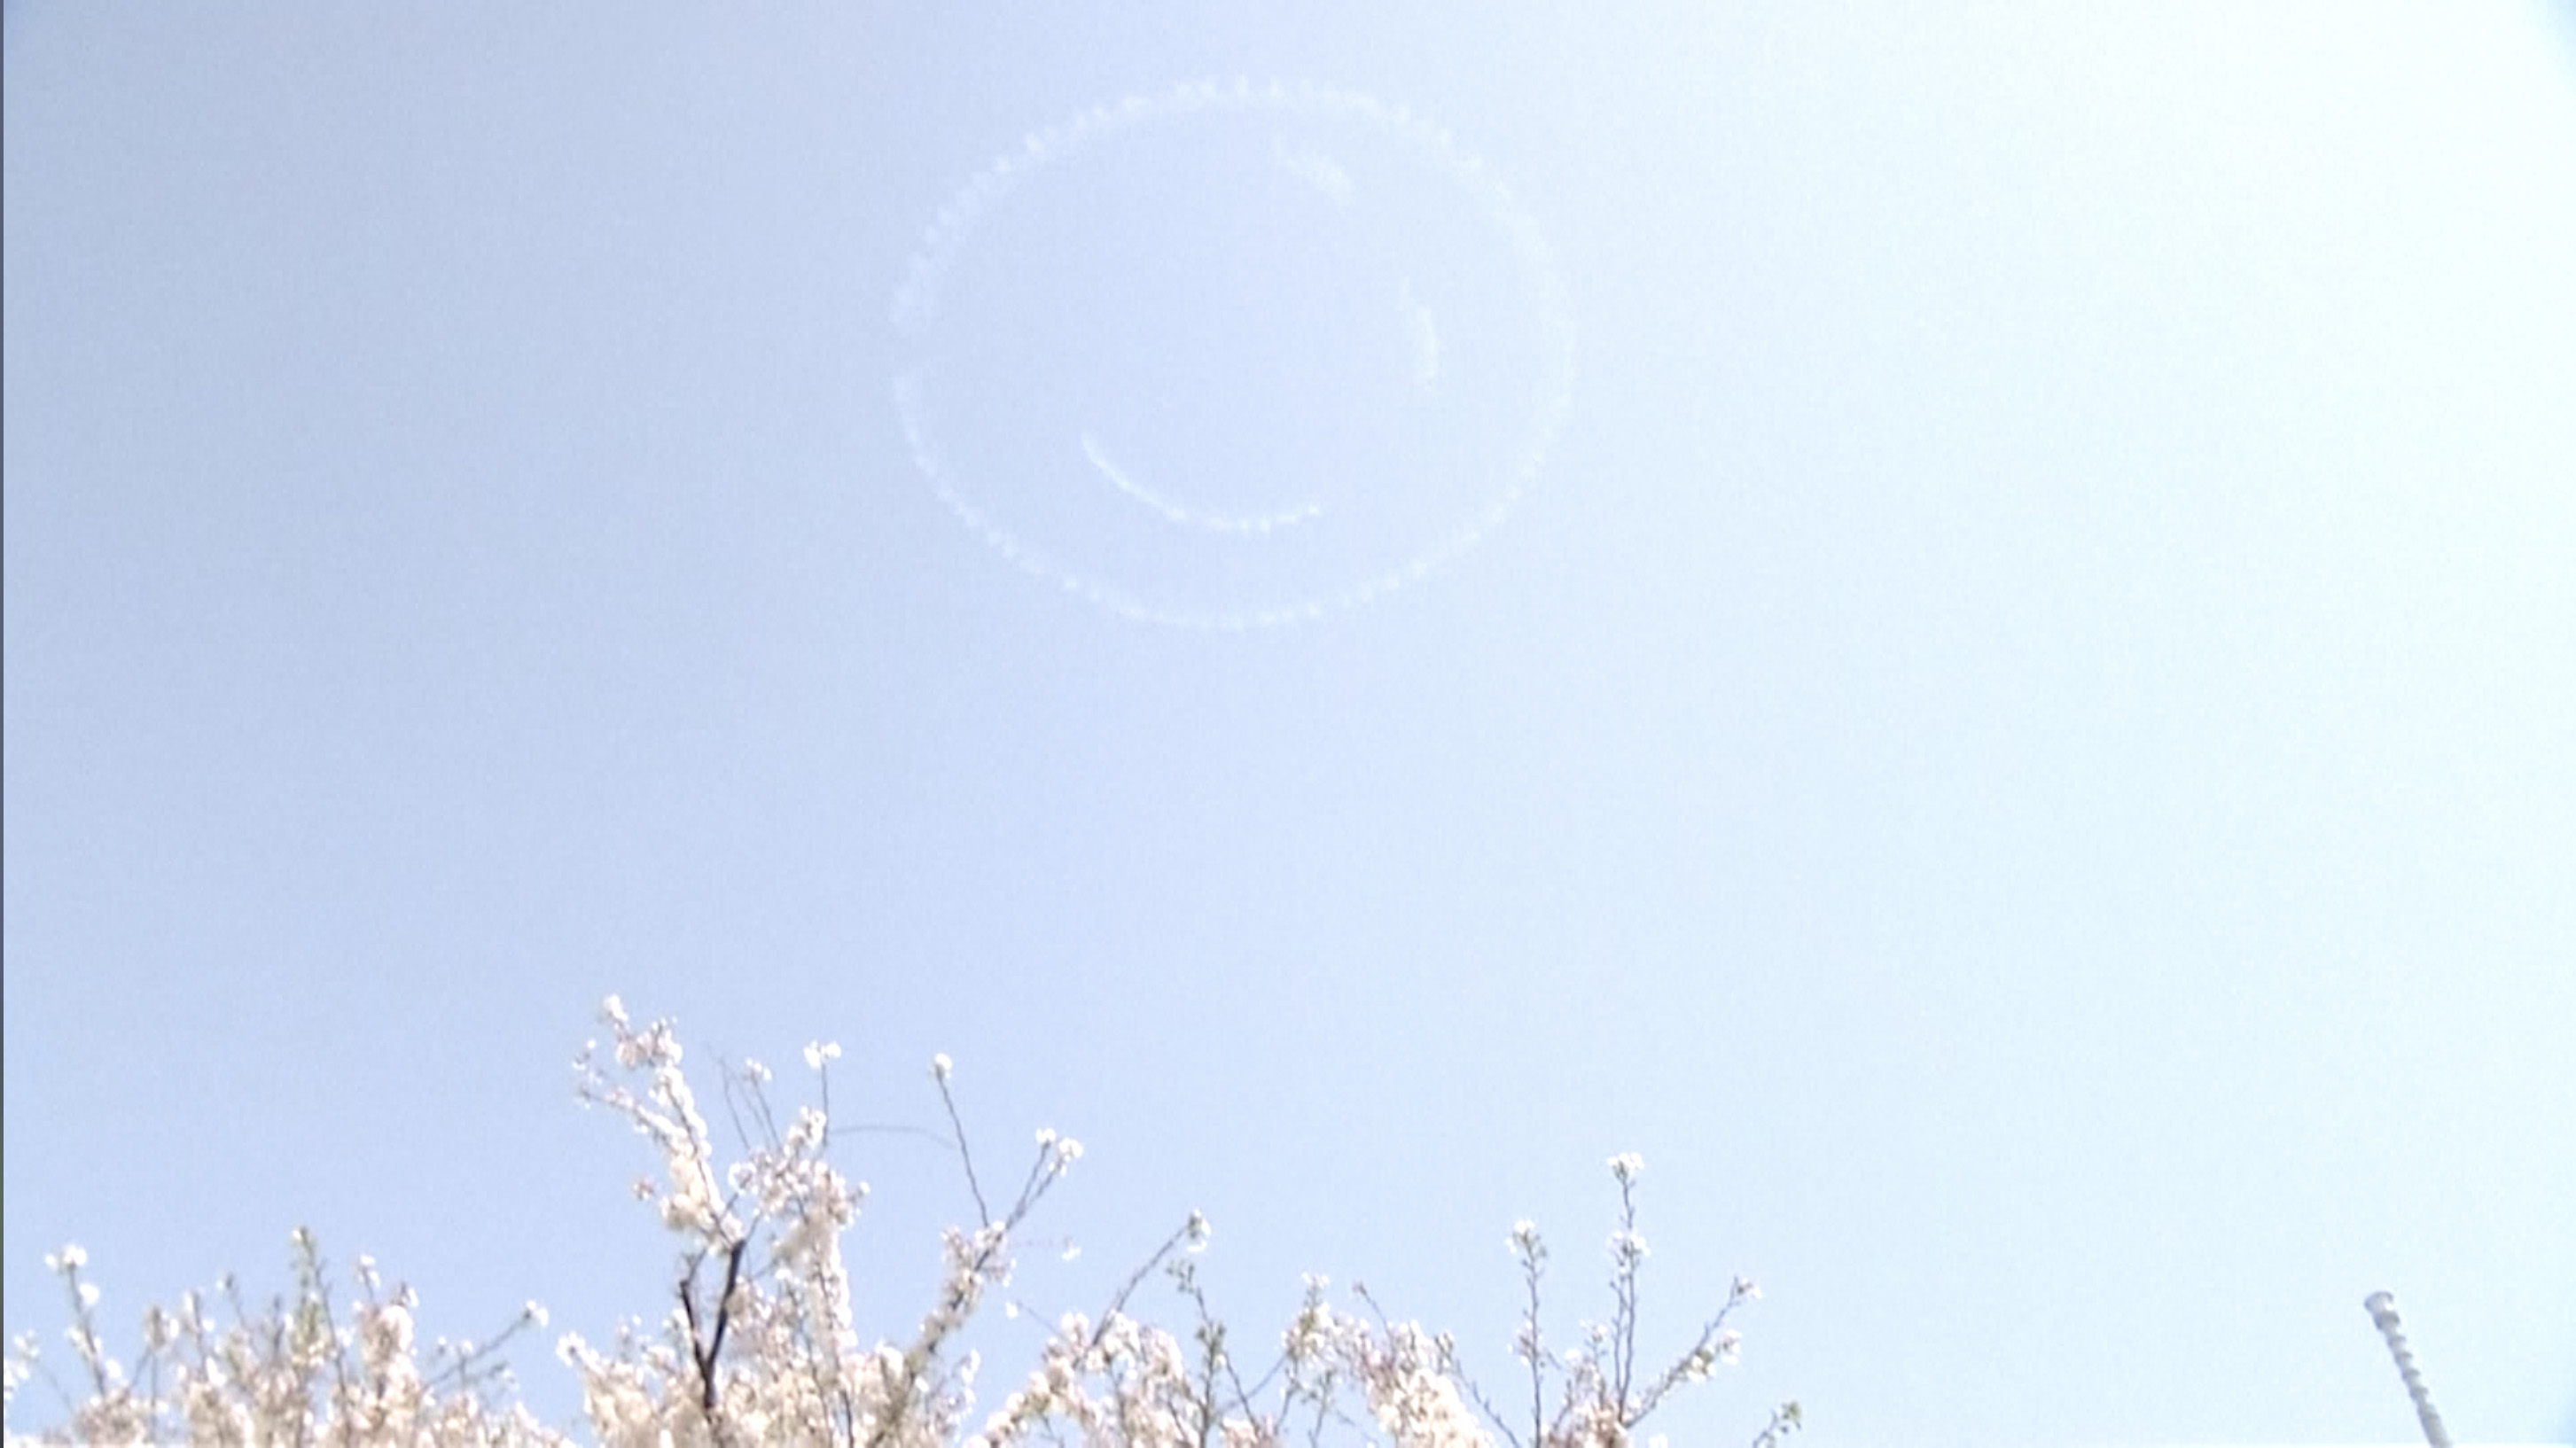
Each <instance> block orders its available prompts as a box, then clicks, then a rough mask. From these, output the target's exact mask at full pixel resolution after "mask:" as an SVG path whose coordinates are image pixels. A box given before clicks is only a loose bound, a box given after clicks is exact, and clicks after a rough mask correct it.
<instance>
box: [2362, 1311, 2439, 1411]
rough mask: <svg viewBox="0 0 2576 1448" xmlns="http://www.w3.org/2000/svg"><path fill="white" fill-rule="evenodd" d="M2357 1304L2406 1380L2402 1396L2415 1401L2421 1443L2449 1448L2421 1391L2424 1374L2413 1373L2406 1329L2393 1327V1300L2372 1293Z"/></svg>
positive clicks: (2430, 1402) (2428, 1399)
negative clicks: (2375, 1326)
mask: <svg viewBox="0 0 2576 1448" xmlns="http://www.w3.org/2000/svg"><path fill="white" fill-rule="evenodd" d="M2361 1305H2362V1306H2364V1307H2366V1308H2369V1309H2370V1320H2371V1321H2372V1322H2374V1323H2376V1324H2378V1326H2379V1335H2380V1336H2381V1337H2384V1338H2386V1339H2388V1355H2389V1356H2390V1357H2392V1358H2395V1359H2396V1360H2397V1376H2399V1377H2401V1378H2403V1379H2405V1380H2406V1396H2408V1397H2410V1398H2412V1399H2414V1400H2415V1418H2416V1421H2418V1422H2420V1423H2422V1424H2423V1425H2424V1441H2425V1442H2427V1443H2430V1444H2432V1445H2433V1448H2451V1435H2450V1434H2449V1433H2447V1432H2445V1431H2443V1428H2442V1415H2441V1413H2440V1412H2439V1411H2437V1410H2436V1409H2435V1408H2434V1407H2433V1395H2432V1394H2431V1393H2429V1392H2426V1391H2425V1389H2424V1375H2423V1374H2422V1373H2420V1372H2417V1371H2416V1370H2415V1354H2414V1353H2412V1352H2410V1351H2408V1350H2407V1347H2406V1330H2405V1329H2404V1328H2402V1327H2400V1326H2398V1324H2397V1299H2396V1298H2395V1297H2392V1296H2390V1295H2389V1294H2387V1293H2385V1292H2374V1293H2372V1294H2370V1295H2369V1296H2368V1297H2366V1298H2363V1299H2362V1303H2361Z"/></svg>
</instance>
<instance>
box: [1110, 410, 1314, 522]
mask: <svg viewBox="0 0 2576 1448" xmlns="http://www.w3.org/2000/svg"><path fill="white" fill-rule="evenodd" d="M1082 455H1083V456H1084V457H1087V458H1089V459H1091V465H1092V466H1093V467H1095V468H1097V469H1099V470H1100V475H1101V476H1102V477H1104V478H1107V479H1108V480H1109V484H1110V486H1111V487H1114V488H1116V489H1117V490H1118V491H1120V492H1122V493H1125V494H1126V495H1127V496H1128V497H1131V498H1133V499H1135V500H1136V501H1137V502H1140V503H1142V504H1144V505H1145V506H1146V507H1148V508H1151V509H1153V510H1154V511H1155V512H1157V513H1160V514H1162V515H1163V516H1164V517H1165V518H1168V519H1170V520H1171V521H1173V522H1175V523H1178V524H1180V525H1181V526H1182V527H1184V528H1204V529H1206V530H1207V531H1209V532H1211V533H1267V532H1269V531H1270V530H1272V529H1274V528H1285V527H1287V526H1289V525H1290V524H1292V523H1303V522H1305V521H1307V520H1308V519H1310V518H1315V517H1319V516H1321V515H1322V513H1323V511H1324V505H1323V504H1321V503H1304V504H1300V505H1299V506H1297V507H1294V508H1290V509H1289V510H1287V511H1286V512H1284V513H1251V514H1230V513H1202V512H1200V511H1198V510H1197V509H1195V508H1188V507H1183V506H1182V505H1181V504H1179V503H1176V502H1174V501H1172V500H1171V499H1169V498H1166V497H1164V496H1163V495H1162V494H1160V493H1157V492H1155V491H1153V490H1152V489H1150V488H1148V487H1146V486H1145V485H1144V484H1142V483H1140V482H1137V481H1136V480H1135V479H1134V478H1131V477H1129V476H1127V473H1126V470H1125V469H1123V468H1121V467H1119V466H1118V465H1117V464H1116V463H1114V462H1111V461H1110V460H1109V458H1108V455H1107V454H1105V453H1103V452H1101V450H1100V444H1099V443H1097V442H1095V441H1093V440H1092V436H1091V434H1089V433H1087V432H1086V433H1084V434H1083V435H1082Z"/></svg>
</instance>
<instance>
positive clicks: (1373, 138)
mask: <svg viewBox="0 0 2576 1448" xmlns="http://www.w3.org/2000/svg"><path fill="white" fill-rule="evenodd" d="M894 324H895V327H896V329H897V331H898V332H899V334H900V335H901V337H902V339H903V352H902V360H901V363H900V366H899V370H898V371H897V373H896V375H895V378H894V386H893V390H894V400H895V406H896V409H897V411H898V413H899V414H900V417H901V420H902V425H903V429H904V435H905V439H906V442H907V444H908V446H909V447H910V449H911V454H912V459H913V463H914V465H915V467H916V468H917V469H918V470H919V471H920V472H921V474H922V475H923V477H924V478H926V479H927V480H928V481H929V483H930V484H931V486H932V487H933V488H934V489H935V490H936V491H937V493H938V495H939V497H940V498H941V500H942V501H944V502H945V503H946V504H947V506H948V507H949V509H950V510H951V511H952V512H954V513H955V514H956V515H957V517H958V518H959V519H960V520H961V521H963V522H964V523H965V524H966V525H967V526H968V527H969V528H971V529H973V530H974V531H975V532H976V533H978V534H979V535H981V536H982V537H983V538H984V540H985V541H986V542H987V543H989V544H991V545H992V547H993V548H994V549H995V550H996V551H997V552H999V553H1000V554H1001V555H1002V556H1003V557H1005V558H1008V559H1010V560H1011V561H1012V562H1013V563H1015V564H1017V565H1018V566H1019V567H1021V568H1022V569H1025V570H1026V571H1028V572H1029V573H1031V574H1034V575H1036V576H1038V577H1040V578H1043V579H1047V580H1049V581H1052V582H1054V583H1056V584H1058V585H1060V586H1062V587H1065V588H1068V589H1071V590H1072V591H1074V592H1076V593H1079V594H1081V595H1082V596H1084V597H1086V598H1089V599H1091V600H1093V601H1094V602H1097V603H1099V604H1102V605H1104V606H1106V607H1108V608H1111V609H1114V610H1116V611H1117V612H1119V613H1122V614H1125V615H1128V616H1130V617H1133V618H1137V619H1144V620H1150V621H1154V622H1159V623H1169V624H1178V625H1184V626H1190V627H1201V628H1252V627H1260V626H1267V625H1273V624H1280V623H1287V622H1293V621H1297V620H1301V619H1309V618H1316V617H1321V616H1323V615H1325V614H1327V613H1331V612H1334V611H1337V610H1341V609H1346V608H1350V607H1353V606H1356V605H1358V604H1360V603H1362V602H1365V601H1367V600H1369V599H1372V598H1375V597H1377V596H1379V595H1381V594H1384V593H1387V592H1390V591H1392V590H1394V589H1396V588H1399V587H1401V586H1403V585H1404V584H1406V583H1408V582H1410V581H1412V580H1414V579H1416V578H1419V577H1421V576H1422V575H1423V574H1425V573H1427V572H1429V571H1430V570H1431V569H1432V568H1434V567H1436V566H1438V565H1439V564H1440V563H1441V562H1442V561H1444V560H1446V559H1448V558H1450V557H1452V556H1454V555H1455V554H1456V553H1458V552H1459V551H1460V550H1462V549H1464V548H1466V547H1468V546H1469V545H1470V544H1472V543H1474V542H1475V541H1476V540H1477V539H1478V538H1479V537H1480V536H1482V535H1483V534H1484V533H1485V532H1486V531H1487V530H1489V529H1491V528H1492V527H1493V526H1494V525H1495V524H1496V523H1497V522H1499V521H1500V520H1501V519H1502V518H1503V517H1504V515H1505V514H1507V513H1508V512H1509V511H1510V510H1511V508H1512V506H1513V505H1514V503H1515V502H1516V501H1517V500H1518V498H1519V497H1520V495H1521V493H1522V491H1523V490H1524V489H1525V488H1526V487H1527V486H1528V484H1529V482H1530V481H1531V479H1532V478H1534V477H1535V476H1536V475H1537V473H1538V470H1539V468H1540V465H1541V463H1542V462H1543V461H1544V459H1545V457H1546V455H1547V451H1548V449H1549V447H1550V445H1551V444H1552V443H1553V442H1554V440H1555V438H1556V435H1557V433H1558V432H1559V430H1560V429H1561V428H1562V427H1563V425H1564V421H1565V417H1566V413H1567V410H1568V406H1569V401H1570V397H1571V391H1572V377H1573V345H1572V327H1571V325H1570V323H1569V321H1568V319H1567V316H1566V306H1565V300H1564V292H1563V288H1562V286H1561V285H1560V284H1559V282H1558V279H1557V276H1556V273H1555V270H1554V268H1553V265H1552V264H1551V262H1550V260H1549V256H1548V250H1547V246H1546V244H1545V242H1544V241H1543V240H1542V239H1541V237H1540V235H1539V232H1538V229H1537V227H1536V226H1535V225H1534V224H1533V223H1532V222H1531V221H1530V219H1529V217H1528V215H1527V214H1526V213H1525V212H1524V211H1523V210H1522V208H1521V207H1520V205H1519V203H1518V202H1517V201H1515V200H1514V199H1513V197H1512V195H1511V192H1510V191H1509V190H1508V189H1507V188H1506V187H1505V186H1504V185H1503V183H1502V182H1501V181H1500V180H1499V179H1497V178H1496V177H1494V176H1493V175H1492V174H1491V172H1490V171H1489V170H1488V169H1487V168H1486V166H1485V165H1484V163H1483V162H1482V161H1481V160H1479V159H1478V158H1477V157H1476V156H1474V155H1473V154H1471V153H1469V152H1467V151H1464V150H1462V149H1460V148H1459V147H1458V145H1457V144H1456V143H1455V142H1454V141H1453V140H1452V139H1451V138H1450V136H1449V134H1448V133H1447V132H1445V131H1443V130H1441V129H1439V128H1438V127H1436V126H1434V125H1432V124H1430V123H1429V122H1427V121H1425V120H1422V119H1420V118H1418V117H1415V116H1413V115H1412V114H1411V113H1409V112H1408V111H1406V110H1404V109H1402V108H1399V107H1390V106H1387V105H1384V104H1382V103H1380V102H1378V101H1376V100H1374V99H1371V98H1370V97H1367V96H1364V95H1359V94H1355V93H1352V92H1348V91H1342V90H1336V89H1332V88H1330V87H1323V86H1312V85H1303V86H1288V85H1281V84H1276V83H1273V84H1270V85H1266V86H1255V85H1252V84H1249V83H1246V82H1237V83H1235V84H1233V85H1216V84H1197V85H1190V86H1184V87H1181V88H1180V89H1178V90H1175V91H1172V92H1170V93H1169V94H1166V95H1163V96H1161V97H1158V98H1145V97H1130V98H1129V99H1127V100H1125V101H1123V102H1121V103H1119V104H1117V105H1115V106H1098V107H1094V108H1092V109H1091V110H1089V111H1086V112H1084V113H1082V114H1080V115H1078V116H1076V117H1074V118H1073V119H1071V120H1070V121H1067V122H1065V123H1063V124H1060V125H1057V126H1053V127H1050V128H1048V129H1045V130H1042V131H1036V132H1032V133H1031V134H1029V135H1028V136H1027V137H1026V138H1025V139H1024V141H1023V142H1022V144H1021V146H1020V147H1019V149H1017V150H1015V151H1012V152H1010V153H1007V154H1005V155H1003V156H1001V157H1000V158H998V159H996V160H995V161H993V162H992V163H991V164H990V165H988V166H986V167H985V168H984V169H983V170H982V171H980V172H978V173H977V174H976V175H975V176H974V177H973V178H972V179H971V180H969V181H968V182H967V184H966V185H965V187H964V188H963V189H961V190H960V191H959V192H958V193H957V195H956V196H955V197H954V198H953V199H952V200H951V201H950V202H949V203H948V205H946V206H945V207H943V208H942V209H941V211H940V213H939V215H938V217H937V219H936V220H935V221H934V222H933V223H932V224H931V226H930V227H929V229H928V231H927V233H926V234H925V236H924V238H923V241H922V244H921V247H920V249H919V250H918V251H917V252H916V253H915V254H914V256H913V258H912V262H911V266H910V268H909V270H908V272H907V274H906V276H905V278H904V280H903V283H902V285H901V286H900V287H898V288H897V289H896V293H895V298H894Z"/></svg>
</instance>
